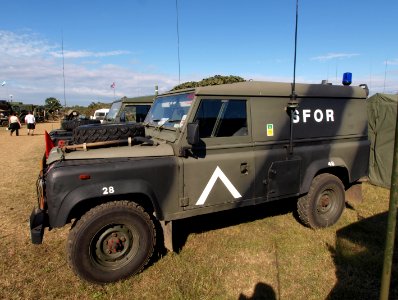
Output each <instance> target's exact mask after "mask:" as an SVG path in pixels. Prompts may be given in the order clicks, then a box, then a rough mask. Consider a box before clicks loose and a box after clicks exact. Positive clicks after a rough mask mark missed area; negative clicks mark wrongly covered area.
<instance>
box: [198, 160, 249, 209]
mask: <svg viewBox="0 0 398 300" xmlns="http://www.w3.org/2000/svg"><path fill="white" fill-rule="evenodd" d="M217 178H220V179H221V181H222V182H223V183H224V185H225V186H226V188H227V189H228V191H229V192H230V193H231V194H232V196H233V197H234V198H235V199H237V198H241V197H242V195H241V194H239V192H238V190H237V189H236V188H235V187H234V185H233V184H232V183H231V181H230V180H229V179H228V178H227V176H225V174H224V173H223V171H221V169H220V167H219V166H217V168H216V170H215V171H214V173H213V175H211V177H210V180H209V182H208V183H207V185H206V187H205V189H204V190H203V192H202V195H200V197H199V199H198V201H197V202H196V204H195V205H203V204H204V203H205V202H206V200H207V197H208V196H209V194H210V191H211V190H212V189H213V186H214V184H215V183H216V180H217Z"/></svg>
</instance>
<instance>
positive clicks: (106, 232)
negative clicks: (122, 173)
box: [68, 201, 156, 284]
mask: <svg viewBox="0 0 398 300" xmlns="http://www.w3.org/2000/svg"><path fill="white" fill-rule="evenodd" d="M155 238H156V232H155V226H154V224H153V222H152V220H151V218H150V216H149V215H148V214H147V213H146V212H145V211H144V209H143V208H142V207H141V206H139V205H137V204H135V203H133V202H128V201H115V202H109V203H105V204H102V205H99V206H97V207H95V208H93V209H91V210H90V211H88V212H87V213H86V214H85V215H84V216H83V217H82V218H81V219H80V220H79V221H77V223H76V226H74V227H73V229H72V230H71V232H70V234H69V238H68V260H69V264H70V266H71V267H72V269H73V271H74V272H75V273H76V274H77V275H78V276H80V277H81V278H83V279H85V280H87V281H90V282H93V283H100V284H102V283H108V282H115V281H118V280H120V279H124V278H126V277H129V276H131V275H133V274H136V273H138V272H140V271H141V270H142V269H143V268H144V267H145V265H146V264H147V263H148V261H149V259H150V257H151V256H152V253H153V250H154V247H155Z"/></svg>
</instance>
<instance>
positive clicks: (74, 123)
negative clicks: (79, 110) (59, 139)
mask: <svg viewBox="0 0 398 300" xmlns="http://www.w3.org/2000/svg"><path fill="white" fill-rule="evenodd" d="M100 123H101V121H100V120H90V119H75V120H63V121H62V122H61V129H64V130H68V131H73V130H74V129H75V128H76V127H79V126H82V125H88V124H100Z"/></svg>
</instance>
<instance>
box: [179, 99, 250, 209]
mask: <svg viewBox="0 0 398 300" xmlns="http://www.w3.org/2000/svg"><path fill="white" fill-rule="evenodd" d="M190 118H191V121H192V122H194V123H198V124H199V135H200V144H199V145H195V146H193V148H192V150H190V155H188V157H186V158H185V159H184V160H183V168H184V170H183V171H184V175H183V181H184V186H183V194H184V198H183V200H182V202H183V205H182V206H184V209H186V210H189V209H195V208H206V207H207V208H209V207H210V208H211V209H214V210H219V209H225V208H229V207H231V206H239V205H240V203H242V202H244V201H247V200H250V199H252V197H253V190H254V174H255V172H254V159H253V150H252V139H251V125H250V122H249V119H250V109H249V102H248V100H247V99H233V98H228V99H224V98H223V99H220V98H218V99H211V98H203V99H201V100H200V101H199V104H198V106H197V110H196V113H195V114H194V115H193V116H191V117H190Z"/></svg>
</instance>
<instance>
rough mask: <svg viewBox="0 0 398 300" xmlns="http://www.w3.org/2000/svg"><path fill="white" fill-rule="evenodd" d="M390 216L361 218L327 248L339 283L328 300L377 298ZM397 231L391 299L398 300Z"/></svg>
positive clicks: (384, 214) (340, 233)
mask: <svg viewBox="0 0 398 300" xmlns="http://www.w3.org/2000/svg"><path fill="white" fill-rule="evenodd" d="M387 218H388V213H387V212H386V213H382V214H378V215H375V216H373V217H370V218H366V219H362V218H361V217H360V216H358V219H359V221H358V222H356V223H354V224H351V225H349V226H346V227H344V228H342V229H340V230H338V231H337V233H336V244H335V245H328V247H329V251H330V252H331V254H332V257H333V260H334V263H335V265H336V277H337V283H336V285H335V286H334V287H333V289H332V291H331V292H330V294H329V295H328V297H327V298H326V299H329V300H330V299H339V300H340V299H378V298H379V294H380V285H381V276H382V269H383V262H384V250H385V237H386V229H387ZM397 236H398V232H396V236H395V247H394V256H393V264H392V266H393V267H392V272H391V284H390V292H389V299H398V246H397V241H398V238H397Z"/></svg>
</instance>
